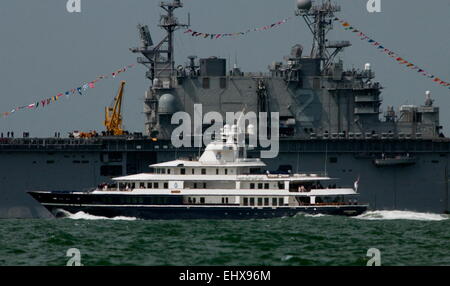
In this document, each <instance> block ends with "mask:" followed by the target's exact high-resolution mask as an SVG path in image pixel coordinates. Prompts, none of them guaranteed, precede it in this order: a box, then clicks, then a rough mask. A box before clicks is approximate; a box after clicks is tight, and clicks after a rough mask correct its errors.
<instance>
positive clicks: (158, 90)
mask: <svg viewBox="0 0 450 286" xmlns="http://www.w3.org/2000/svg"><path fill="white" fill-rule="evenodd" d="M159 6H160V7H161V8H162V9H163V10H164V11H165V12H166V13H165V14H163V15H161V17H160V23H159V25H158V26H159V27H160V28H162V29H164V30H165V32H166V35H165V36H164V38H163V39H162V40H161V41H160V42H159V43H158V44H156V45H154V44H153V41H152V37H151V35H150V31H149V29H148V26H146V25H138V30H139V34H140V37H141V46H140V47H138V48H132V49H130V50H131V51H132V52H133V53H139V54H142V55H143V57H139V58H138V59H137V62H138V63H140V64H143V65H144V66H145V67H146V68H147V69H148V71H147V72H146V77H147V78H148V79H149V80H150V81H151V85H150V88H149V90H148V91H147V92H146V95H145V102H144V104H145V105H144V113H145V114H146V117H147V121H146V123H145V124H146V131H147V132H148V133H149V135H150V137H151V138H152V139H156V137H157V136H158V133H159V132H158V128H157V127H158V124H159V119H158V118H159V111H158V106H159V100H160V96H161V95H162V94H164V93H166V94H169V93H170V92H171V91H172V90H173V89H174V82H175V80H176V76H177V71H176V70H175V59H174V44H173V39H174V32H175V31H176V30H178V29H180V28H187V27H189V25H188V24H180V23H179V22H178V18H177V17H175V15H174V11H175V10H176V9H178V8H181V7H183V4H182V3H181V1H180V0H173V2H161V3H160V4H159ZM166 100H167V99H166ZM166 103H167V104H169V105H173V102H166ZM167 104H166V105H167Z"/></svg>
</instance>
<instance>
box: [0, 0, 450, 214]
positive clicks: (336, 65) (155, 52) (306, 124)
mask: <svg viewBox="0 0 450 286" xmlns="http://www.w3.org/2000/svg"><path fill="white" fill-rule="evenodd" d="M159 6H160V7H161V8H162V9H163V15H161V20H160V24H159V27H160V28H162V29H163V30H164V31H165V36H164V37H163V38H162V39H161V40H160V41H159V42H157V43H154V42H153V39H152V37H151V33H150V29H149V28H148V27H147V26H145V25H138V30H139V34H140V38H141V45H140V47H137V48H132V49H131V51H132V52H134V53H137V54H139V57H138V58H137V61H138V63H140V64H142V65H144V66H145V67H146V70H147V71H146V74H145V76H146V78H147V79H148V80H149V89H148V90H147V91H146V93H145V99H144V112H145V115H146V120H145V133H144V134H142V133H130V134H124V135H121V136H108V135H105V136H96V137H92V138H58V137H57V138H28V137H25V138H1V139H0V158H1V159H0V160H1V162H2V164H1V165H0V170H1V172H0V217H48V216H50V214H49V213H48V211H47V210H45V209H44V208H43V207H42V206H40V205H39V204H38V203H37V202H36V201H34V200H33V199H32V198H31V197H30V196H28V195H27V193H26V192H27V191H36V190H61V191H79V190H83V189H85V188H89V187H91V186H92V185H97V184H101V183H105V182H106V183H108V182H109V183H110V182H111V179H112V178H113V177H120V176H126V175H130V174H136V173H145V172H150V171H151V167H150V165H152V164H157V163H160V162H165V161H171V160H174V159H176V158H196V157H197V156H198V154H200V152H201V149H204V148H196V147H181V148H175V147H174V146H173V145H172V143H171V133H172V131H173V130H174V128H175V127H176V126H175V125H172V124H171V118H172V115H173V114H175V113H176V112H178V111H184V112H187V113H188V114H190V115H191V116H192V117H194V104H202V108H203V111H204V112H209V111H215V112H219V113H220V114H222V115H223V116H224V115H225V113H226V112H237V111H241V110H244V109H245V110H246V111H247V112H250V111H253V112H255V113H260V112H278V113H279V136H280V139H279V154H278V156H277V157H276V158H270V159H265V163H266V165H267V166H266V168H267V170H270V171H271V172H280V173H282V172H289V171H291V172H300V171H301V172H304V173H314V172H316V173H317V172H324V173H326V174H327V176H329V177H333V178H340V181H339V183H338V184H339V185H352V184H353V182H354V181H355V180H356V179H357V178H359V184H360V188H361V190H362V191H361V194H360V201H363V202H367V203H368V204H369V206H370V208H372V209H395V210H412V211H421V212H435V213H444V212H448V211H449V209H450V204H449V190H448V164H449V159H448V156H449V154H450V140H449V139H448V138H446V137H445V136H444V135H443V134H442V126H441V125H440V122H439V107H437V106H435V105H434V102H433V99H432V98H431V94H430V93H426V96H425V101H424V104H423V105H420V106H415V105H403V106H400V107H399V109H398V111H396V110H395V109H394V108H393V107H387V108H386V111H385V112H383V111H382V109H381V104H382V95H381V91H382V89H383V87H382V85H381V84H380V83H378V82H376V81H375V73H374V72H373V71H372V70H371V66H370V64H366V65H365V66H364V67H362V68H361V69H360V70H359V69H351V70H348V69H346V68H345V67H344V63H343V61H342V60H338V59H337V57H336V56H337V55H338V54H339V53H340V52H341V51H342V50H343V49H345V48H347V47H349V46H351V43H350V42H349V41H329V40H328V37H327V36H328V33H330V31H332V28H333V23H334V22H333V20H334V17H335V14H337V13H338V12H339V11H340V7H339V6H337V5H335V4H334V3H332V2H331V1H329V0H323V1H316V2H314V3H313V2H312V1H308V0H299V1H298V2H297V9H296V10H295V16H296V17H298V18H300V19H303V20H304V22H305V23H306V27H305V28H306V29H309V30H310V31H311V33H312V37H313V44H312V48H311V51H310V53H309V54H307V53H306V52H304V48H303V46H302V45H301V44H297V45H294V46H293V47H292V48H291V52H290V54H289V55H288V56H286V57H285V58H284V59H283V61H280V62H273V63H272V64H270V65H269V68H268V71H267V72H251V73H250V72H244V71H241V70H240V69H239V68H238V67H236V66H234V67H233V68H227V66H228V65H229V64H230V63H228V65H227V61H226V59H223V58H219V57H208V58H197V57H196V56H190V57H189V58H188V64H186V65H176V64H175V60H174V55H175V51H174V44H173V43H174V42H173V41H174V33H176V32H177V31H179V30H182V29H187V28H188V27H189V24H182V23H180V22H179V21H178V18H177V17H176V16H175V10H176V9H178V8H181V7H183V3H181V1H179V0H174V1H173V2H161V3H160V4H159ZM287 50H289V47H288V48H287ZM224 117H225V116H224ZM203 128H205V129H206V128H208V125H204V126H203ZM258 152H259V149H258V148H255V149H253V150H249V151H248V156H249V157H253V158H257V157H258V154H259V153H258Z"/></svg>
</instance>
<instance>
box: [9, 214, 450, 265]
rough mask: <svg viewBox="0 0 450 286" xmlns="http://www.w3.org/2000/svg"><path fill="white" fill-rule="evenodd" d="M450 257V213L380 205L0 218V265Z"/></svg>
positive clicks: (440, 260)
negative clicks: (225, 213)
mask: <svg viewBox="0 0 450 286" xmlns="http://www.w3.org/2000/svg"><path fill="white" fill-rule="evenodd" d="M69 248H78V249H79V250H80V252H81V263H82V264H83V265H365V264H366V262H367V259H368V257H366V254H367V250H368V249H369V248H378V249H379V250H380V251H381V264H382V265H450V219H449V216H448V215H439V214H425V213H414V212H401V211H374V212H368V213H366V214H363V215H362V216H359V217H357V218H346V217H333V216H324V215H317V216H308V215H298V216H296V217H292V218H278V219H266V220H247V221H231V220H223V221H219V220H192V221H184V220H179V221H145V220H136V219H134V218H123V217H122V218H121V217H118V218H115V219H106V218H102V217H95V216H91V215H87V214H84V213H77V214H74V215H71V216H70V218H65V219H6V220H0V265H66V262H67V260H68V259H69V258H68V257H66V251H67V250H68V249H69Z"/></svg>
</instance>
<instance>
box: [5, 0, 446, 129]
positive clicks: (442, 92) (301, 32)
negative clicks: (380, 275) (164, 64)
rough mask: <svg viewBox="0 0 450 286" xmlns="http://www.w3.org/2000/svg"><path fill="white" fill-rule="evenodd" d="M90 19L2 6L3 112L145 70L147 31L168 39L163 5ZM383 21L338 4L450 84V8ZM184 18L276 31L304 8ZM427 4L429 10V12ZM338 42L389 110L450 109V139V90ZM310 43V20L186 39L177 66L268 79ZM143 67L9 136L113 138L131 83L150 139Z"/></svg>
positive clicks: (133, 119) (136, 120)
mask: <svg viewBox="0 0 450 286" xmlns="http://www.w3.org/2000/svg"><path fill="white" fill-rule="evenodd" d="M81 1H82V13H79V14H78V13H74V14H70V13H68V12H67V11H66V8H65V6H66V2H67V1H66V0H39V1H35V0H2V1H0V39H1V45H0V87H1V91H0V92H1V96H0V112H5V111H10V110H11V109H12V108H14V107H17V106H22V105H27V104H30V103H33V102H35V101H38V100H42V99H45V98H48V97H51V96H53V95H56V94H57V93H59V92H64V91H66V90H68V89H71V88H76V87H78V86H80V84H81V83H84V82H87V81H91V80H94V79H95V78H96V77H97V76H98V75H101V74H104V73H109V72H113V71H115V70H116V69H118V68H121V67H123V66H125V65H128V64H132V63H135V61H136V55H134V54H132V53H131V52H130V51H129V50H128V49H129V48H130V47H134V46H138V45H139V37H138V34H137V30H136V25H137V24H138V23H143V24H148V25H149V27H150V31H151V33H152V37H153V40H154V42H157V41H159V39H161V36H162V32H161V31H160V29H159V28H158V27H157V26H156V25H157V24H158V21H159V14H160V12H161V10H160V8H159V6H158V3H159V1H155V0H127V1H124V0H81ZM381 1H382V13H374V14H369V13H368V12H367V10H366V9H365V7H366V3H367V0H340V1H339V0H338V1H336V2H337V3H339V4H340V5H341V6H342V12H340V13H339V14H338V16H340V17H341V18H344V19H346V20H348V21H349V22H350V23H351V24H353V25H354V26H355V27H357V28H359V29H360V30H361V31H363V32H365V33H366V34H367V35H369V36H371V37H372V38H373V39H375V40H377V41H379V42H381V43H382V44H383V45H384V46H385V47H386V48H389V49H391V50H393V51H396V52H397V53H398V54H400V55H403V57H404V58H405V59H407V60H410V61H412V62H413V63H416V64H417V65H419V66H421V67H423V68H424V69H425V70H427V71H428V72H430V73H432V74H434V75H436V76H439V77H440V78H442V79H443V80H445V81H450V69H449V67H450V65H449V60H450V49H449V47H450V35H449V34H450V18H449V15H450V1H448V0H433V1H423V0H420V1H419V0H381ZM183 3H184V5H185V7H184V8H183V9H179V10H177V16H178V17H179V19H180V20H182V21H183V20H186V21H187V13H188V12H189V13H190V14H191V24H192V27H191V28H192V29H193V30H198V31H201V32H207V33H208V32H209V33H220V32H238V31H242V30H244V31H245V30H246V29H247V28H254V27H260V26H264V25H266V24H271V23H273V22H275V21H278V20H280V19H284V18H286V17H288V16H292V15H293V14H294V7H295V1H294V0H277V1H275V0H245V1H237V0H226V1H224V0H220V1H219V0H185V1H183ZM425 4H426V5H425ZM330 35H331V39H343V40H350V41H351V42H352V43H353V46H352V47H350V48H348V49H347V50H346V51H345V52H344V53H343V54H342V55H341V57H342V59H343V60H344V62H345V64H346V66H347V67H348V68H352V67H356V68H362V67H363V65H364V63H366V62H370V63H372V67H373V69H374V71H375V72H376V74H377V80H378V81H380V82H381V83H382V84H383V85H384V86H385V90H384V91H383V98H384V103H383V109H386V105H394V106H395V107H396V110H398V106H399V105H402V104H422V103H423V101H424V92H425V90H430V91H431V92H432V94H433V98H434V99H435V100H436V101H435V104H437V105H439V106H440V107H441V124H442V125H443V126H444V131H445V133H446V135H448V134H450V132H449V131H450V112H447V110H448V108H449V106H450V90H449V89H446V88H441V87H439V86H438V85H437V84H435V83H433V82H432V81H431V80H429V79H427V78H425V77H422V76H420V75H419V74H418V73H416V72H414V71H410V70H408V69H406V68H404V67H402V66H400V65H398V64H397V63H395V62H394V61H393V60H391V59H390V58H388V57H387V56H385V55H384V54H383V53H381V52H379V51H377V50H376V49H375V48H373V47H371V46H369V45H368V44H367V43H366V42H363V41H361V40H359V38H357V37H355V35H354V34H352V33H349V32H347V31H344V30H343V29H341V28H340V27H338V26H336V27H335V29H334V31H332V32H331V33H330ZM296 43H301V44H303V45H304V46H305V48H306V50H308V51H309V47H310V43H311V36H310V34H309V33H308V29H307V27H306V26H305V24H304V22H303V20H302V19H301V18H294V19H293V20H291V21H290V22H288V23H286V24H284V25H282V26H280V27H278V28H276V29H273V30H270V31H266V32H258V33H251V34H248V35H247V36H244V37H241V38H233V39H231V38H230V39H220V40H206V39H199V38H193V37H191V36H189V35H187V34H183V33H182V32H178V33H177V35H176V43H175V48H176V51H175V53H176V61H177V64H184V63H185V62H186V61H187V60H186V58H187V56H189V55H192V54H195V55H198V56H199V57H209V56H213V55H217V56H221V57H225V58H229V57H230V58H231V59H232V62H234V55H235V54H236V55H237V58H238V64H239V66H240V67H241V68H242V70H244V71H267V66H268V65H269V64H270V63H271V62H273V61H280V60H282V58H283V56H284V55H287V54H288V53H289V52H290V48H291V47H292V46H293V45H294V44H296ZM144 72H145V69H144V67H142V66H137V67H135V68H134V69H132V70H130V71H128V72H127V73H125V74H123V75H121V76H119V77H118V78H116V79H115V80H112V79H107V80H103V81H101V82H99V83H98V84H97V86H96V88H95V89H91V90H89V92H88V95H87V96H86V97H81V96H78V97H71V98H69V99H65V98H64V99H62V100H61V101H59V102H57V103H55V104H52V105H50V106H48V107H45V108H38V109H36V110H30V111H28V110H25V111H20V112H17V113H15V114H13V115H11V116H9V117H7V118H0V131H3V132H6V131H10V130H14V131H15V133H16V134H21V133H22V131H29V132H30V133H31V136H52V135H53V134H54V132H55V131H59V132H61V134H64V135H65V134H66V133H67V132H69V131H73V130H86V131H88V130H91V129H95V130H103V124H102V122H103V117H104V107H105V106H106V105H109V104H110V103H111V101H112V98H113V97H114V95H115V93H116V91H117V88H118V86H119V81H120V80H125V81H126V82H127V86H126V90H125V98H124V101H125V102H124V108H123V113H124V124H125V126H126V128H127V129H129V130H133V131H143V128H144V115H143V113H142V110H143V103H142V101H143V98H144V92H145V90H146V89H147V87H148V84H149V82H148V81H147V80H146V79H145V76H144Z"/></svg>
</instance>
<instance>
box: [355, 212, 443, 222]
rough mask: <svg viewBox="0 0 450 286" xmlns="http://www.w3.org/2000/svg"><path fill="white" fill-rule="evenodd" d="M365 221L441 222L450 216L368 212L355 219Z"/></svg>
mask: <svg viewBox="0 0 450 286" xmlns="http://www.w3.org/2000/svg"><path fill="white" fill-rule="evenodd" d="M354 218H356V219H363V220H400V219H403V220H422V221H441V220H447V219H449V216H448V215H445V214H435V213H420V212H412V211H368V212H365V213H363V214H361V215H359V216H356V217H354Z"/></svg>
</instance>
